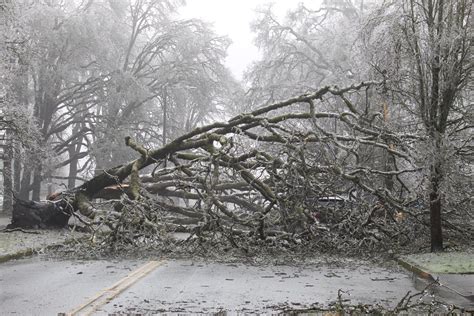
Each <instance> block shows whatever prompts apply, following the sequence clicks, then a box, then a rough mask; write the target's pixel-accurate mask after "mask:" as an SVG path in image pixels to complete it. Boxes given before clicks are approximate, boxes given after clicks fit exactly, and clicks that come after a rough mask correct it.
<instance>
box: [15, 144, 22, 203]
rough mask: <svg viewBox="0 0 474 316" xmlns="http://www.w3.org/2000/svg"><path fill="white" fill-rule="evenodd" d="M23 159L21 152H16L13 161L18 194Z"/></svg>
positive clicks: (17, 192)
mask: <svg viewBox="0 0 474 316" xmlns="http://www.w3.org/2000/svg"><path fill="white" fill-rule="evenodd" d="M20 184H21V159H20V154H19V153H18V152H15V158H14V162H13V187H14V190H15V193H16V194H19V193H20V188H21V185H20Z"/></svg>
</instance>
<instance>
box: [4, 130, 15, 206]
mask: <svg viewBox="0 0 474 316" xmlns="http://www.w3.org/2000/svg"><path fill="white" fill-rule="evenodd" d="M5 134H6V135H5V138H6V139H5V144H4V147H3V213H4V214H7V215H10V214H11V213H12V207H13V174H12V157H13V148H12V145H13V144H12V141H11V139H10V135H9V134H10V133H9V132H8V131H7V132H6V133H5Z"/></svg>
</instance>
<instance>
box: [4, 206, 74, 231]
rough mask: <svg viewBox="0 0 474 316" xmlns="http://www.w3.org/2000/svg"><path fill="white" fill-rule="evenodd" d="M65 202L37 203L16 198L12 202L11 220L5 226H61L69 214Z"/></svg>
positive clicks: (65, 222)
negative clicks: (13, 202)
mask: <svg viewBox="0 0 474 316" xmlns="http://www.w3.org/2000/svg"><path fill="white" fill-rule="evenodd" d="M67 207H68V205H67V202H66V201H58V202H55V203H54V202H49V203H39V202H34V201H24V200H20V199H17V200H16V201H15V204H14V208H13V209H14V211H13V214H12V222H11V224H9V225H8V226H7V228H15V227H22V228H63V227H66V226H67V223H68V221H69V217H71V214H70V213H68V212H67Z"/></svg>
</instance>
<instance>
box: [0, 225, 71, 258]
mask: <svg viewBox="0 0 474 316" xmlns="http://www.w3.org/2000/svg"><path fill="white" fill-rule="evenodd" d="M9 223H10V218H8V217H5V216H0V263H1V262H5V261H8V260H12V259H18V258H22V257H25V256H29V255H33V254H35V253H41V252H42V251H44V249H46V248H48V247H54V246H55V245H58V244H61V243H63V242H64V241H66V240H67V239H69V238H71V237H73V236H79V234H78V233H74V234H73V233H71V232H70V231H68V230H66V229H60V230H38V229H25V230H23V231H21V230H17V231H4V229H5V227H6V226H7V225H8V224H9Z"/></svg>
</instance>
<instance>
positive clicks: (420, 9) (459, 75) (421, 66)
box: [368, 0, 473, 252]
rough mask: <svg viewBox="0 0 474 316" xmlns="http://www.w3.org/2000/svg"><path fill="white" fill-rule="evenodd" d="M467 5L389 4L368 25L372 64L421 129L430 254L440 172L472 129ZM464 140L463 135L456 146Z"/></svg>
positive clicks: (438, 238) (437, 244)
mask: <svg viewBox="0 0 474 316" xmlns="http://www.w3.org/2000/svg"><path fill="white" fill-rule="evenodd" d="M472 6H473V3H472V1H471V0H438V1H434V0H427V1H417V0H404V1H389V2H388V3H386V4H385V5H384V6H383V7H381V8H380V10H379V11H377V12H376V13H375V14H374V15H373V16H372V19H371V20H370V22H369V24H368V25H369V27H368V30H369V34H370V36H369V38H370V40H369V41H368V44H369V46H371V47H369V50H370V51H372V52H373V56H372V57H373V59H372V60H371V62H372V65H373V66H375V68H376V69H378V70H380V72H381V73H382V74H383V75H384V76H385V78H387V79H388V80H389V84H388V85H389V89H391V90H392V91H393V92H394V95H395V96H396V98H397V102H399V103H400V104H404V105H405V106H406V108H407V109H408V110H410V111H411V112H412V113H414V114H415V115H416V117H417V118H418V119H419V121H420V122H421V124H422V125H423V127H424V131H425V139H426V143H427V148H428V150H427V156H426V161H427V163H428V166H427V169H429V171H428V172H427V173H428V182H429V197H428V199H429V209H430V227H431V251H433V252H438V251H442V250H443V234H442V222H443V221H442V210H443V204H444V203H445V198H446V197H445V196H444V195H443V183H444V180H445V179H446V171H447V168H449V164H450V163H451V162H452V161H451V162H450V159H455V158H456V157H458V156H459V155H460V154H462V153H463V152H464V154H465V151H466V146H461V147H463V148H461V147H459V146H457V145H456V141H455V139H457V138H459V134H460V133H465V132H466V131H469V130H470V131H472V127H473V126H472V118H471V119H470V121H471V122H469V116H470V115H469V108H468V107H469V103H470V101H469V97H471V96H472V93H470V92H469V91H468V89H466V87H467V84H468V82H469V80H470V79H472V68H473V63H472V46H473V42H472V32H473V29H472V25H473V16H472V9H473V8H472ZM467 88H468V87H467ZM471 110H472V109H471ZM471 135H472V133H471ZM470 142H472V136H469V133H468V134H467V137H465V138H464V139H463V141H462V142H461V143H463V144H464V145H468V144H469V143H470Z"/></svg>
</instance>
